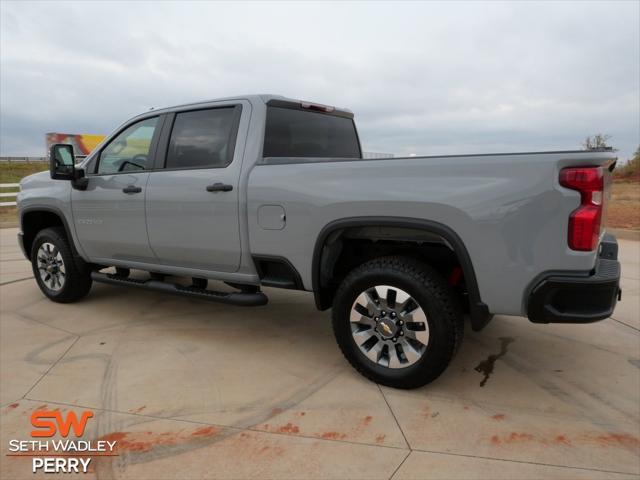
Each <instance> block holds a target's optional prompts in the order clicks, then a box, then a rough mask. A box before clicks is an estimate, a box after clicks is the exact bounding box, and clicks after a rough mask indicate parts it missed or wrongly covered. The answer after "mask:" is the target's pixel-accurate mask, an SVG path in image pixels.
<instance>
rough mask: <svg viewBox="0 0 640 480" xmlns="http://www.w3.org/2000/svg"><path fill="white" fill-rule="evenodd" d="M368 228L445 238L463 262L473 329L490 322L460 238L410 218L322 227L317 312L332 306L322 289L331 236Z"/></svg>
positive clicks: (315, 264) (315, 267)
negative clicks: (397, 229) (325, 253)
mask: <svg viewBox="0 0 640 480" xmlns="http://www.w3.org/2000/svg"><path fill="white" fill-rule="evenodd" d="M365 226H371V227H381V226H382V227H401V228H415V229H420V230H424V231H426V232H429V233H434V234H436V235H439V236H441V237H442V238H444V239H445V240H446V241H447V242H448V243H449V244H450V245H451V247H452V248H453V250H454V253H455V254H456V255H457V257H458V259H459V260H460V267H461V268H462V272H463V274H464V279H465V283H466V285H467V291H468V293H469V312H470V316H471V326H472V328H473V330H474V331H479V330H481V329H482V328H484V327H485V326H486V325H487V323H489V321H490V320H491V318H492V317H493V315H492V314H491V313H490V312H489V308H488V307H487V305H486V304H485V303H483V302H482V300H481V298H480V290H479V289H478V280H477V278H476V274H475V270H474V268H473V263H472V262H471V257H470V256H469V252H468V250H467V248H466V246H465V244H464V242H463V241H462V239H461V238H460V236H459V235H458V234H457V233H456V232H455V231H454V230H453V229H451V228H450V227H448V226H446V225H444V224H442V223H439V222H434V221H431V220H423V219H419V218H410V217H379V216H366V217H349V218H343V219H339V220H334V221H332V222H330V223H328V224H327V225H325V226H324V227H323V228H322V230H321V231H320V233H319V234H318V238H317V239H316V244H315V247H314V249H313V259H312V266H311V281H312V288H313V296H314V299H315V302H316V307H317V308H318V310H326V309H328V308H329V307H330V306H331V302H330V299H329V298H328V295H327V294H326V292H325V291H323V288H322V286H321V285H320V274H321V271H320V270H321V269H320V265H321V258H322V251H323V249H324V246H325V243H326V241H327V239H328V238H329V235H331V234H332V233H334V232H336V231H338V230H343V229H345V228H350V227H365Z"/></svg>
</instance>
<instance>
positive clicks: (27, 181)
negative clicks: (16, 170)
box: [20, 170, 55, 190]
mask: <svg viewBox="0 0 640 480" xmlns="http://www.w3.org/2000/svg"><path fill="white" fill-rule="evenodd" d="M53 181H55V180H52V179H51V175H50V174H49V170H45V171H44V172H38V173H33V174H31V175H28V176H26V177H24V178H23V179H22V180H20V190H27V189H30V188H38V187H42V186H44V185H45V184H47V183H50V182H53Z"/></svg>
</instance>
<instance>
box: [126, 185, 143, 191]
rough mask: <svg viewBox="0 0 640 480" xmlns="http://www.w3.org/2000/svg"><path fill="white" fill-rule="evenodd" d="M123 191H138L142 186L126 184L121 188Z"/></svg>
mask: <svg viewBox="0 0 640 480" xmlns="http://www.w3.org/2000/svg"><path fill="white" fill-rule="evenodd" d="M122 191H123V192H124V193H140V192H141V191H142V188H140V187H136V186H135V185H128V186H126V187H124V188H123V189H122Z"/></svg>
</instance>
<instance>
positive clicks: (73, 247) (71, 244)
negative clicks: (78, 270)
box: [20, 205, 85, 266]
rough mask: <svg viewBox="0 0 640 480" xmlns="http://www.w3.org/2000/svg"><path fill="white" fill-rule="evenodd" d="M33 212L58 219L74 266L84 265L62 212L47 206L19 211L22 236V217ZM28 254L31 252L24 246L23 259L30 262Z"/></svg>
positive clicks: (36, 206) (35, 206) (37, 206)
mask: <svg viewBox="0 0 640 480" xmlns="http://www.w3.org/2000/svg"><path fill="white" fill-rule="evenodd" d="M33 212H47V213H52V214H54V215H55V216H57V217H58V218H59V219H60V222H61V223H62V227H63V228H64V231H65V234H66V235H67V240H68V241H69V247H70V248H71V253H72V254H73V257H74V259H75V262H76V264H78V265H79V266H81V265H82V264H83V263H85V260H84V258H82V255H80V252H78V249H77V248H76V245H75V242H74V240H73V235H72V234H71V229H70V227H69V223H68V222H67V218H66V217H65V215H64V213H63V212H62V210H60V209H59V208H57V207H52V206H48V205H47V206H39V205H34V206H31V207H27V208H25V209H23V210H21V211H20V230H21V232H22V233H23V234H24V230H23V228H24V217H25V215H26V214H28V213H33ZM29 250H30V249H29ZM30 253H31V252H30V251H28V250H27V248H26V246H25V248H24V254H25V257H27V260H29V261H31V259H30V258H29V255H30Z"/></svg>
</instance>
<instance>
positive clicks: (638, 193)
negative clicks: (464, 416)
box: [0, 162, 640, 231]
mask: <svg viewBox="0 0 640 480" xmlns="http://www.w3.org/2000/svg"><path fill="white" fill-rule="evenodd" d="M48 168H49V166H48V164H47V163H39V162H38V163H36V162H34V163H26V162H24V163H23V162H20V163H18V162H10V163H5V162H3V163H0V183H17V182H19V181H20V179H21V178H22V177H25V176H27V175H31V174H32V173H36V172H41V171H43V170H47V169H48ZM3 191H5V192H6V191H8V190H3ZM7 200H8V201H11V200H10V199H7ZM15 225H16V210H15V207H0V227H6V226H15ZM607 226H608V227H610V228H625V229H630V230H638V231H640V181H638V178H637V175H636V176H635V177H631V178H616V179H615V180H614V182H613V190H612V195H611V202H610V203H609V206H608V212H607Z"/></svg>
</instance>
